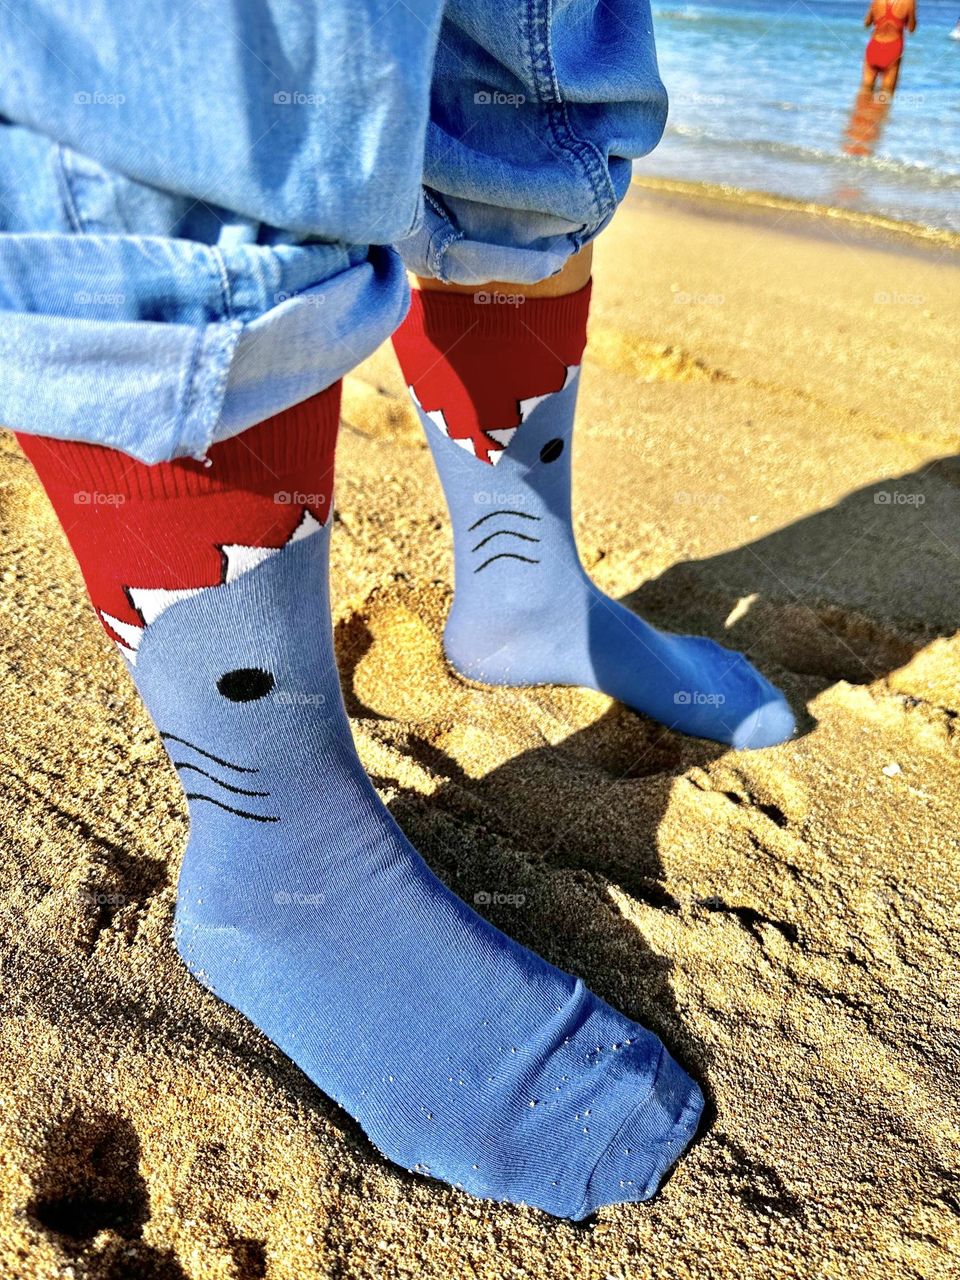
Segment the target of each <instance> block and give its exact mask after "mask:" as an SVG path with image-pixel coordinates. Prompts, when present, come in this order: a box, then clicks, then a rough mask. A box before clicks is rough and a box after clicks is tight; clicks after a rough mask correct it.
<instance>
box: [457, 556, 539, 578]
mask: <svg viewBox="0 0 960 1280" xmlns="http://www.w3.org/2000/svg"><path fill="white" fill-rule="evenodd" d="M494 560H522V561H523V562H524V564H539V563H540V561H539V560H531V559H530V557H529V556H518V555H515V554H514V552H512V551H501V552H500V553H499V555H495V556H491V557H490V559H489V560H484V562H483V564H482V565H480V567H479V568H478V569H474V571H473V572H474V573H482V572H483V570H484V569H485V568H486V567H487V565H488V564H493V562H494Z"/></svg>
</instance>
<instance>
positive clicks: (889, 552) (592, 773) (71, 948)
mask: <svg viewBox="0 0 960 1280" xmlns="http://www.w3.org/2000/svg"><path fill="white" fill-rule="evenodd" d="M735 215H736V216H735ZM810 232H814V233H815V234H809V233H810ZM883 294H886V295H887V297H888V299H889V300H888V301H884V300H883V298H882V297H878V295H883ZM958 331H960V269H958V258H957V255H956V252H955V251H954V250H952V249H951V248H950V247H949V246H947V245H939V246H938V245H930V246H926V247H921V246H916V245H915V243H914V242H912V241H908V240H907V239H904V240H903V241H902V242H901V243H899V244H893V243H891V242H890V241H889V240H888V241H886V242H881V241H878V240H876V239H873V240H871V238H870V237H869V236H868V233H867V231H866V230H865V229H861V228H857V227H856V226H854V225H853V224H852V223H848V222H844V221H838V220H836V219H824V218H820V219H819V220H816V219H811V218H809V217H806V216H805V215H801V214H799V213H797V214H792V213H791V212H790V211H789V210H783V209H779V210H778V209H773V210H766V211H763V210H753V211H742V212H741V213H740V214H736V208H735V206H734V205H732V204H731V203H730V202H729V201H711V200H707V201H701V202H699V203H694V202H691V201H690V200H682V199H680V198H679V197H677V196H666V195H664V194H662V193H661V194H659V195H656V196H655V195H652V194H650V193H643V192H639V191H635V192H634V194H633V195H632V197H631V201H630V207H628V208H626V209H624V211H623V212H622V213H621V215H620V216H619V217H618V218H617V220H616V222H615V223H614V225H613V227H612V229H611V230H610V231H609V232H608V233H607V234H606V236H605V237H604V238H603V241H602V243H601V244H600V246H599V248H598V255H597V282H596V306H595V311H594V316H593V326H592V343H591V347H590V349H589V359H588V361H587V364H586V367H585V373H584V378H583V388H582V394H581V405H580V429H579V437H578V443H577V458H576V473H577V499H576V502H577V525H578V536H579V539H580V545H581V548H582V552H583V556H584V560H585V562H586V563H587V564H588V566H589V567H590V569H591V570H592V572H593V574H594V575H595V577H596V579H597V580H598V581H599V582H600V583H601V584H602V585H603V587H604V588H605V589H607V590H608V591H609V592H611V593H612V594H613V595H615V596H617V597H620V598H624V599H627V600H628V601H629V602H630V603H631V605H633V606H635V607H636V608H638V609H640V610H642V611H643V612H644V613H645V615H646V616H647V617H649V618H650V619H651V620H653V621H655V622H657V623H659V624H661V625H663V626H666V627H670V628H673V629H690V630H696V631H702V632H706V633H708V634H710V635H712V636H714V637H716V638H718V639H720V640H722V641H725V642H726V643H729V644H731V645H734V646H737V647H739V648H744V649H747V650H749V652H750V653H751V655H752V656H753V657H754V659H755V660H756V661H757V662H758V663H759V665H760V666H761V667H762V668H763V669H764V670H765V671H766V672H767V673H768V675H770V676H771V677H772V678H773V679H774V680H777V681H779V682H781V683H782V684H783V685H784V687H785V688H786V690H787V691H788V693H789V695H790V697H791V698H792V699H793V700H794V702H795V704H796V706H797V708H798V709H799V710H800V711H801V713H802V714H803V715H804V717H805V725H804V729H805V733H804V736H802V737H800V738H799V739H798V740H797V741H795V742H793V743H791V744H790V745H788V746H784V747H781V748H778V749H776V750H772V751H765V752H760V753H754V754H746V753H736V752H733V751H727V750H724V749H721V748H719V747H717V746H714V745H711V744H709V743H704V742H697V741H691V740H684V739H681V738H679V737H677V736H675V735H673V734H670V733H667V732H664V731H663V730H662V729H660V728H658V727H657V726H655V725H653V724H650V723H647V722H644V721H642V720H640V719H639V718H637V717H635V716H633V715H632V714H629V713H628V712H626V711H624V710H622V709H620V708H619V707H617V706H615V705H612V704H611V703H610V702H609V701H608V700H607V699H605V698H603V697H600V696H597V695H595V694H591V693H584V692H580V691H574V690H557V689H541V690H532V691H512V692H511V691H499V692H498V691H484V690H478V689H474V688H468V687H465V686H464V685H462V684H460V683H459V682H458V681H457V680H456V679H454V678H453V677H452V676H451V674H450V673H449V672H448V671H447V669H446V668H445V666H444V662H443V658H442V656H441V650H440V633H441V625H442V621H443V616H444V610H445V608H446V606H447V602H448V599H449V592H450V588H449V583H450V568H451V561H450V556H449V550H448V541H447V530H446V521H445V516H444V509H443V504H442V498H441V493H440V490H439V487H438V485H437V483H436V480H435V478H434V473H433V470H432V468H431V465H430V461H429V457H428V454H427V451H426V449H425V447H424V444H423V442H422V439H421V436H420V433H419V430H418V428H417V427H416V426H415V423H414V421H413V419H412V415H411V413H410V410H409V409H408V408H407V405H406V402H405V400H404V397H403V394H402V392H403V388H402V384H401V380H400V377H399V375H398V372H397V369H396V367H395V364H394V362H393V359H392V356H391V354H390V352H389V349H384V350H382V351H380V352H379V353H378V354H377V355H376V356H375V357H374V358H373V359H372V360H370V361H369V362H368V363H367V364H366V365H365V366H364V367H363V368H362V369H360V370H359V372H358V373H357V374H356V376H355V377H353V378H351V379H350V382H349V385H348V387H347V391H346V395H345V405H344V419H345V423H346V426H345V429H344V431H343V434H342V443H341V450H340V481H339V505H340V516H339V521H338V527H337V530H336V534H335V546H336V550H335V563H334V584H335V596H336V610H337V631H338V643H339V652H340V658H341V672H342V678H343V682H344V688H345V693H346V696H347V700H348V705H349V709H350V713H351V715H352V717H353V725H354V731H355V734H356V738H357V743H358V746H359V749H360V753H361V755H362V756H363V759H364V761H365V763H366V765H367V767H368V769H369V771H370V773H371V774H372V775H373V776H374V778H375V780H376V783H377V786H378V788H379V789H380V791H381V793H382V795H383V797H384V799H385V800H386V801H387V803H388V804H389V805H390V806H391V808H392V809H393V811H394V813H395V814H396V816H397V818H398V819H399V821H400V822H401V824H402V825H403V827H404V828H405V830H406V831H407V832H408V833H409V835H410V836H411V838H412V839H413V840H414V842H415V843H416V844H417V845H418V846H419V847H420V848H421V849H422V850H423V852H424V854H425V856H426V857H427V859H428V860H429V861H430V863H431V864H432V865H433V866H434V868H435V869H436V870H437V871H438V873H439V874H440V875H441V876H442V877H443V878H444V879H445V880H446V881H447V882H448V883H449V884H451V885H452V886H453V887H454V888H455V889H456V890H457V891H458V892H460V893H461V894H462V895H463V896H465V897H466V898H467V899H469V900H473V898H474V895H475V894H477V893H482V892H488V893H500V894H506V895H523V898H524V901H523V904H522V905H520V906H518V905H515V904H514V905H511V904H504V905H502V906H500V907H490V908H485V910H488V911H489V914H490V916H491V918H493V919H494V920H495V921H496V923H497V924H498V925H500V926H501V927H503V928H504V929H506V930H507V931H508V932H510V933H511V934H513V935H514V936H515V937H517V938H519V939H521V940H522V941H523V942H525V943H528V944H530V945H531V946H534V947H537V948H539V949H540V950H541V951H543V952H544V953H546V955H547V956H548V957H549V958H550V959H551V960H553V961H555V962H556V963H557V964H559V965H562V966H564V967H565V968H568V969H571V970H574V971H576V972H578V973H579V974H581V975H582V976H583V977H584V978H585V979H586V980H587V981H588V982H589V983H590V985H592V986H593V987H594V989H595V990H597V991H598V992H599V993H600V994H601V995H603V996H604V997H606V998H607V999H608V1000H610V1001H611V1002H613V1003H614V1004H616V1005H617V1006H618V1007H620V1008H621V1009H623V1010H624V1011H625V1012H626V1013H628V1014H629V1015H631V1016H632V1017H635V1018H638V1019H640V1020H641V1021H643V1022H645V1023H647V1024H648V1025H650V1026H651V1027H653V1028H655V1029H656V1030H657V1031H658V1032H660V1033H661V1034H662V1035H663V1037H664V1038H665V1039H666V1042H667V1043H668V1045H669V1046H670V1047H671V1049H672V1050H673V1051H674V1052H675V1053H676V1054H677V1056H678V1057H679V1058H680V1059H681V1060H682V1061H683V1062H684V1063H685V1064H686V1065H687V1066H688V1067H689V1068H690V1069H691V1070H692V1071H694V1072H695V1073H696V1075H697V1076H698V1077H699V1078H700V1079H701V1080H702V1081H703V1082H704V1085H705V1088H706V1090H707V1092H708V1094H709V1096H710V1099H711V1115H710V1119H709V1123H708V1125H707V1126H706V1128H705V1130H704V1132H703V1134H702V1136H701V1137H700V1139H699V1140H698V1142H697V1143H696V1145H695V1146H694V1147H693V1149H692V1150H691V1151H690V1153H689V1155H688V1156H687V1157H686V1159H685V1160H684V1161H683V1162H682V1163H681V1164H680V1165H679V1167H678V1168H677V1170H676V1172H675V1174H674V1175H673V1177H672V1179H671V1180H670V1181H669V1182H668V1184H667V1186H666V1187H665V1189H664V1190H663V1191H662V1193H661V1194H660V1195H659V1197H658V1198H657V1199H656V1200H655V1201H654V1202H652V1203H651V1204H649V1205H633V1206H627V1207H620V1208H611V1209H607V1210H604V1211H602V1212H601V1213H600V1214H599V1215H598V1216H597V1218H596V1219H595V1220H594V1221H593V1222H591V1223H588V1224H585V1225H583V1226H580V1227H574V1226H572V1225H569V1224H566V1223H562V1222H556V1221H553V1220H551V1219H549V1218H547V1217H545V1216H544V1215H542V1214H540V1213H538V1212H535V1211H533V1210H527V1209H522V1208H513V1207H504V1206H499V1207H498V1206H493V1205H490V1204H486V1203H481V1202H478V1201H475V1200H471V1199H469V1198H467V1197H466V1196H464V1195H461V1194H458V1193H457V1192H455V1191H452V1190H448V1189H447V1188H445V1187H443V1186H440V1185H438V1184H436V1183H432V1182H430V1181H428V1180H426V1179H423V1178H419V1177H416V1176H414V1175H410V1174H407V1173H405V1172H403V1171H400V1170H398V1169H396V1168H393V1167H391V1166H390V1165H388V1164H387V1163H386V1162H385V1161H384V1160H383V1159H382V1158H381V1157H380V1156H379V1155H378V1154H377V1153H376V1152H375V1151H374V1150H373V1148H372V1147H371V1146H370V1144H369V1143H368V1142H367V1141H366V1140H365V1138H364V1137H363V1135H362V1134H361V1133H360V1131H359V1130H358V1128H357V1126H356V1125H354V1124H353V1122H352V1121H351V1120H349V1119H348V1117H347V1116H345V1115H344V1114H343V1112H341V1111H340V1110H338V1109H337V1107H335V1106H334V1105H333V1104H332V1103H330V1102H329V1101H327V1099H326V1098H324V1097H323V1096H322V1095H321V1094H320V1093H319V1092H318V1091H317V1090H316V1089H314V1088H313V1087H312V1086H311V1085H310V1084H309V1083H308V1082H307V1081H306V1080H305V1078H304V1077H303V1076H301V1075H300V1073H299V1072H298V1071H297V1070H295V1069H294V1068H293V1067H292V1066H291V1065H290V1064H289V1063H288V1062H287V1061H286V1060H285V1059H284V1058H283V1057H282V1056H281V1055H280V1054H279V1053H278V1052H277V1051H275V1050H274V1049H273V1048H272V1047H271V1045H270V1044H268V1043H267V1042H266V1041H265V1040H264V1039H262V1038H261V1037H260V1036H259V1035H258V1034H257V1033H256V1032H255V1031H254V1030H253V1029H252V1028H251V1027H250V1026H249V1025H248V1024H247V1023H245V1022H244V1020H243V1019H242V1018H240V1017H239V1016H238V1015H236V1014H234V1013H233V1012H231V1011H228V1010H227V1009H226V1008H224V1007H223V1006H222V1005H220V1004H219V1003H218V1002H217V1001H216V1000H215V999H214V998H213V997H212V996H211V995H209V994H208V993H207V992H205V991H204V990H202V989H201V988H200V987H199V985H197V984H196V983H195V982H193V981H192V979H191V978H189V977H188V975H187V974H186V972H185V970H184V969H183V968H182V967H181V965H180V964H179V962H178V960H177V958H176V956H175V953H174V951H173V948H172V946H171V943H170V923H171V915H172V910H173V902H174V883H175V879H176V872H177V865H178V861H179V857H180V852H181V849H182V846H183V842H184V836H185V834H186V821H185V809H184V805H183V802H182V801H181V799H180V794H179V789H178V785H177V781H176V778H175V776H174V774H173V771H172V769H171V768H170V766H169V765H168V764H167V762H166V759H165V757H164V754H163V752H162V750H161V747H160V744H159V742H158V740H157V738H156V736H155V734H154V732H153V730H152V728H151V725H150V723H149V721H148V719H147V717H146V715H145V714H144V712H143V711H142V709H141V708H140V706H139V704H138V702H137V699H136V696H135V694H134V692H133V687H132V685H131V683H130V682H129V680H128V679H127V677H126V675H125V673H124V671H123V669H122V663H121V661H120V659H119V658H118V657H117V656H116V655H115V654H114V653H113V652H112V651H111V649H110V647H109V646H108V645H107V644H106V643H105V642H104V639H103V636H102V634H101V632H100V629H99V627H98V626H97V624H96V622H95V620H94V618H93V616H92V614H91V613H90V612H89V610H88V608H87V606H86V604H85V600H84V595H83V591H82V587H81V582H80V578H79V576H78V574H77V572H76V570H75V569H74V568H73V566H72V562H71V561H70V559H69V556H68V553H67V551H66V548H65V544H64V542H63V540H62V538H61V536H60V534H59V531H58V529H57V526H56V524H55V522H54V519H53V517H52V515H51V513H50V511H49V509H48V507H47V505H46V503H45V500H44V498H43V495H42V494H41V492H40V490H39V488H38V487H37V485H36V484H35V482H34V480H33V478H32V475H31V472H30V470H29V468H28V466H27V465H26V463H25V462H24V461H23V459H22V457H21V455H20V454H19V452H18V451H17V449H16V447H15V445H14V443H13V441H12V440H11V439H10V438H9V437H4V438H3V441H2V455H0V485H2V528H0V565H2V571H3V583H4V586H3V591H2V594H0V611H2V634H0V644H2V658H3V668H4V670H3V681H2V695H0V696H2V709H0V718H2V741H0V764H2V769H3V780H4V781H3V797H2V806H0V826H2V835H0V839H2V846H3V856H2V859H0V911H2V930H0V933H2V938H0V948H2V974H3V978H2V982H3V987H2V991H3V1002H2V1020H0V1030H2V1055H0V1063H2V1065H0V1128H2V1133H0V1206H2V1207H0V1276H2V1277H3V1280H7V1278H11V1280H12V1278H16V1280H21V1278H23V1280H26V1278H28V1277H30V1278H33V1277H55V1276H63V1277H67V1276H74V1277H77V1278H78V1280H79V1278H80V1277H88V1276H89V1277H96V1278H97V1280H101V1278H102V1280H121V1278H125V1277H131V1278H133V1277H136V1278H141V1277H142V1278H144V1280H160V1278H161V1277H163V1278H167V1277H171V1278H177V1277H179V1278H181V1280H182V1278H183V1277H189V1278H190V1280H214V1278H216V1280H254V1278H256V1277H268V1278H269V1280H310V1278H311V1277H320V1276H338V1277H377V1278H378V1280H391V1278H392V1277H401V1276H402V1277H411V1278H413V1277H418V1278H433V1277H437V1278H441V1277H442V1278H446V1277H457V1278H459V1277H466V1276H482V1277H489V1278H490V1280H493V1278H496V1280H502V1278H507V1277H521V1276H522V1277H531V1278H533V1280H540V1278H543V1280H547V1277H549V1278H550V1280H556V1278H557V1277H574V1276H576V1277H583V1278H584V1280H603V1278H604V1277H611V1278H615V1280H626V1278H627V1277H630V1278H633V1277H646V1276H650V1277H657V1280H670V1278H672V1277H686V1276H690V1277H697V1280H705V1278H708V1277H709V1278H712V1277H723V1280H728V1278H729V1280H753V1278H754V1277H756V1278H758V1280H771V1278H772V1277H793V1276H798V1277H817V1278H818V1280H819V1278H820V1277H832V1276H836V1277H857V1278H860V1277H864V1278H871V1280H872V1278H874V1277H875V1278H876V1280H893V1278H899V1277H913V1276H919V1277H924V1278H929V1280H933V1278H940V1277H944V1278H945V1277H947V1275H948V1274H949V1273H950V1272H951V1268H952V1267H955V1266H956V1265H957V1257H958V1252H960V1169H958V1145H957V1139H958V1114H960V1105H958V1104H960V1080H958V1076H960V1072H958V1033H957V1023H958V997H957V991H958V977H960V973H958V970H960V932H958V927H957V922H958V918H960V917H958V902H960V889H958V880H960V851H958V839H957V814H958V811H960V770H958V747H960V720H958V712H960V637H958V636H957V635H956V634H955V630H956V627H957V625H958V623H957V617H958V601H960V522H958V520H957V507H958V500H960V465H958V460H957V459H956V458H954V457H952V456H951V455H952V454H954V453H955V452H956V447H957V424H958V422H960V405H958V384H957V354H958V352H957V333H958ZM884 495H886V496H887V498H888V499H889V500H884ZM954 1274H955V1272H954Z"/></svg>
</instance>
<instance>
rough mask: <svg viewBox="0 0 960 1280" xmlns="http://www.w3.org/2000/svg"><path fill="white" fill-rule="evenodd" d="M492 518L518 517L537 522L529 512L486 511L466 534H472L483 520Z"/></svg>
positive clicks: (536, 517) (537, 517) (536, 518)
mask: <svg viewBox="0 0 960 1280" xmlns="http://www.w3.org/2000/svg"><path fill="white" fill-rule="evenodd" d="M494 516H519V517H520V519H521V520H539V519H540V517H539V516H534V515H531V514H530V512H529V511H507V510H506V509H504V510H502V511H488V512H487V514H486V515H485V516H481V517H480V519H479V520H475V521H474V522H473V524H472V525H470V527H469V528H468V529H467V533H473V531H474V529H478V528H479V527H480V525H482V524H483V522H484V521H485V520H492V519H493V517H494Z"/></svg>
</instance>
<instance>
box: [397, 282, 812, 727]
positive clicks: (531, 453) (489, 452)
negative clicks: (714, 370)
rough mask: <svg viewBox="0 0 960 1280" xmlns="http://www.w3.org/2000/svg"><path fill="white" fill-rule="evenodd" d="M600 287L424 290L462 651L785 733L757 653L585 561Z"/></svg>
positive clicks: (413, 330)
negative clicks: (538, 293)
mask: <svg viewBox="0 0 960 1280" xmlns="http://www.w3.org/2000/svg"><path fill="white" fill-rule="evenodd" d="M589 297H590V286H589V285H587V286H586V287H585V288H584V289H582V290H581V291H580V292H579V293H575V294H569V295H567V296H565V297H560V298H537V299H527V301H526V302H525V303H523V304H522V305H517V306H511V305H506V304H505V303H503V302H500V303H498V302H497V301H496V295H492V296H490V297H489V300H485V301H483V300H481V301H477V300H476V299H477V298H481V299H488V295H486V294H483V295H471V294H458V293H445V292H443V291H432V290H431V291H429V292H420V293H415V294H414V298H413V305H412V307H411V311H410V314H409V315H408V317H407V319H406V321H405V322H404V323H403V325H401V327H400V329H399V330H398V331H397V333H396V334H395V335H394V345H395V347H396V350H397V354H398V356H399V359H400V364H401V366H402V368H403V370H404V374H405V376H406V379H407V382H408V384H409V385H410V389H411V393H412V395H413V398H414V401H415V402H416V404H417V408H418V412H419V414H420V418H421V421H422V423H423V426H424V430H425V432H426V434H427V439H428V441H429V443H430V448H431V450H432V452H433V457H434V461H435V463H436V466H437V471H438V472H439V474H440V480H441V483H442V484H443V489H444V493H445V495H446V499H447V505H448V507H449V509H450V517H451V521H452V523H453V532H454V558H455V570H456V591H455V595H454V601H453V606H452V608H451V611H450V616H449V618H448V621H447V626H446V632H445V636H444V645H445V649H446V653H447V656H448V658H449V659H450V661H451V662H452V664H453V665H454V666H455V667H456V668H457V670H458V671H460V672H461V673H462V674H463V675H465V676H468V677H470V678H472V679H475V680H478V681H482V682H483V683H486V684H499V685H537V684H564V685H585V686H588V687H589V688H592V689H599V690H601V691H602V692H604V693H607V694H610V695H611V696H612V697H615V698H618V699H619V700H620V701H621V702H625V703H626V704H627V705H628V706H631V707H633V708H634V709H635V710H636V711H640V712H643V713H644V714H645V715H648V716H651V717H652V718H653V719H654V720H659V721H660V722H661V723H662V724H665V725H668V726H669V727H670V728H672V729H678V730H680V731H681V732H682V733H688V734H693V735H696V736H697V737H703V738H712V739H714V740H715V741H717V742H724V743H729V744H731V745H732V746H735V747H765V746H770V745H772V744H774V743H777V742H783V741H784V740H786V739H787V738H789V737H790V736H791V735H792V734H793V732H794V728H795V725H794V718H793V715H792V713H791V711H790V708H789V706H788V705H787V703H786V701H785V700H784V698H783V696H782V694H780V693H779V691H778V690H777V689H775V688H774V687H773V685H771V684H770V683H769V682H768V681H767V680H765V679H764V678H763V676H761V675H760V674H759V672H758V671H756V670H755V668H754V667H752V666H751V665H750V663H749V662H748V661H747V659H746V658H745V657H743V655H742V654H739V653H734V652H732V651H730V650H728V649H724V648H723V647H722V646H721V645H718V644H716V643H715V642H714V641H712V640H708V639H705V638H702V637H699V636H675V635H668V634H665V633H663V632H660V631H657V630H655V629H654V628H653V627H651V626H649V625H648V624H647V623H645V622H644V621H643V620H642V619H641V618H638V617H637V615H636V614H634V613H632V612H631V611H630V610H629V609H627V608H625V607H624V606H623V605H621V604H619V603H618V602H617V601H615V600H612V599H611V598H610V597H609V596H607V595H604V593H603V592H602V591H600V590H599V588H597V587H596V586H594V584H593V583H592V582H591V580H590V579H589V578H588V577H587V574H586V573H585V571H584V569H583V568H582V566H581V564H580V559H579V556H578V554H577V548H576V543H575V541H574V536H573V525H572V521H571V513H570V456H571V451H572V450H571V437H572V432H573V419H574V410H575V408H576V398H577V382H578V374H579V366H580V360H581V356H582V352H583V348H584V344H585V340H586V319H587V311H588V307H589Z"/></svg>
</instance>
